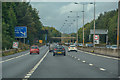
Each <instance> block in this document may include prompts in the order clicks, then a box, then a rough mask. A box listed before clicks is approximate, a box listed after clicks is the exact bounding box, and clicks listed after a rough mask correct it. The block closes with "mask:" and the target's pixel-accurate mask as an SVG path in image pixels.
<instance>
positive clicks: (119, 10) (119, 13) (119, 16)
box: [117, 0, 120, 49]
mask: <svg viewBox="0 0 120 80" xmlns="http://www.w3.org/2000/svg"><path fill="white" fill-rule="evenodd" d="M119 20H120V0H119V2H118V29H117V49H119V27H120V23H119Z"/></svg>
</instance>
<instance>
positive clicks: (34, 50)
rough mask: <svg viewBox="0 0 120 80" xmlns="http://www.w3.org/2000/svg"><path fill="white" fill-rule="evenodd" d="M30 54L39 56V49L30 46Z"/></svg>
mask: <svg viewBox="0 0 120 80" xmlns="http://www.w3.org/2000/svg"><path fill="white" fill-rule="evenodd" d="M32 53H37V54H39V47H38V46H36V45H33V46H31V48H30V54H32Z"/></svg>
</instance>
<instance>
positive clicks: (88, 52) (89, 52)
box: [78, 50, 120, 60]
mask: <svg viewBox="0 0 120 80" xmlns="http://www.w3.org/2000/svg"><path fill="white" fill-rule="evenodd" d="M78 51H80V52H83V51H81V50H78ZM84 53H86V54H91V55H96V56H100V57H105V58H111V59H115V60H120V59H119V58H114V57H109V56H104V55H99V54H93V53H90V52H84Z"/></svg>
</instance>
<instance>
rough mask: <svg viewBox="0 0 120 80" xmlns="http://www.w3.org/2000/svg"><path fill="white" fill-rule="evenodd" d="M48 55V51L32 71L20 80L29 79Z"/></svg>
mask: <svg viewBox="0 0 120 80" xmlns="http://www.w3.org/2000/svg"><path fill="white" fill-rule="evenodd" d="M48 53H49V50H48V51H47V52H46V54H45V55H44V56H43V57H42V59H40V61H39V62H38V63H37V64H36V65H35V66H34V67H33V69H31V70H30V72H28V73H27V74H26V75H25V76H24V79H22V80H27V79H28V78H30V76H31V75H32V74H33V73H34V72H35V70H36V69H37V68H38V66H39V65H40V64H41V62H42V61H43V60H44V58H45V57H46V56H47V54H48Z"/></svg>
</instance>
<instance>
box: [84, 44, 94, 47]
mask: <svg viewBox="0 0 120 80" xmlns="http://www.w3.org/2000/svg"><path fill="white" fill-rule="evenodd" d="M85 46H86V47H93V44H85Z"/></svg>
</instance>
